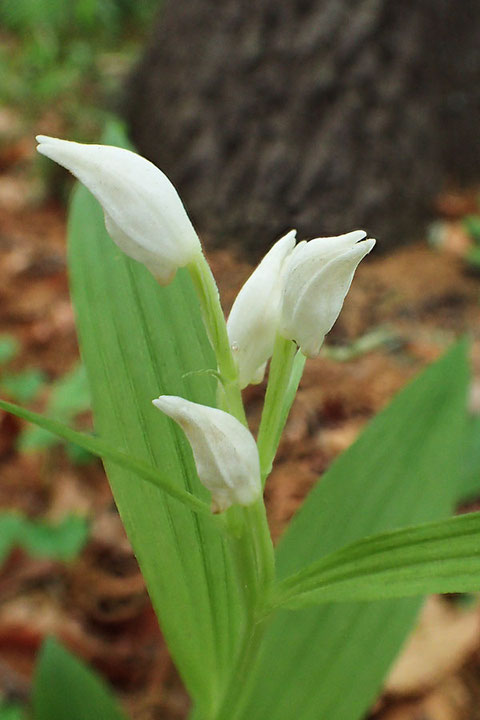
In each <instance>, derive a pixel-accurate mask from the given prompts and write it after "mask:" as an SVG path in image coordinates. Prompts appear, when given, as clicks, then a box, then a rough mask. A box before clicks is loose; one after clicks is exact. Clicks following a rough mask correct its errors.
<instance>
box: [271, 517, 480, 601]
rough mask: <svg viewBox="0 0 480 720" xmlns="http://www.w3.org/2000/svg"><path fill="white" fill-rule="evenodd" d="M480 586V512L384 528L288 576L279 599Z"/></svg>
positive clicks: (461, 589) (350, 597) (398, 593)
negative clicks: (398, 528)
mask: <svg viewBox="0 0 480 720" xmlns="http://www.w3.org/2000/svg"><path fill="white" fill-rule="evenodd" d="M478 591H480V513H471V514H470V515H463V516H460V517H456V518H450V519H448V520H441V521H440V522H436V523H427V524H424V525H417V526H415V527H411V528H406V529H405V530H397V531H393V532H390V533H381V534H379V535H373V536H372V537H369V538H365V540H360V541H359V542H357V543H353V544H352V545H348V546H347V547H345V548H343V549H341V550H338V551H337V552H335V553H332V554H330V555H327V556H326V557H325V558H324V559H323V560H320V561H319V562H316V563H313V564H312V565H309V566H308V567H307V568H305V569H304V570H302V571H301V572H299V573H297V574H296V575H293V576H291V577H289V578H286V579H285V580H284V581H283V582H282V583H281V585H280V586H279V588H278V591H277V595H276V599H275V601H274V604H275V605H278V606H284V607H288V608H300V607H307V606H308V605H316V604H319V603H324V602H330V601H331V602H348V601H351V600H362V601H365V600H384V599H386V598H398V597H409V596H412V595H426V594H429V593H453V592H478Z"/></svg>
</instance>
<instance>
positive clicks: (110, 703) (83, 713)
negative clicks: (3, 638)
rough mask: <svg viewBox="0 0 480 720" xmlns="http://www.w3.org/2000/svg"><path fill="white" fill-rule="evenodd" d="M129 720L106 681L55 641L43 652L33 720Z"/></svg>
mask: <svg viewBox="0 0 480 720" xmlns="http://www.w3.org/2000/svg"><path fill="white" fill-rule="evenodd" d="M67 718H68V720H127V716H126V715H125V713H124V712H123V711H122V710H121V708H120V707H119V705H118V703H117V700H116V699H115V697H114V695H113V693H112V691H111V690H110V688H108V687H107V685H106V684H105V683H104V682H103V680H102V679H101V678H100V677H99V676H98V675H96V674H95V673H94V672H93V671H92V670H90V669H89V668H88V667H87V666H86V665H84V664H83V663H82V662H81V661H80V660H78V659H77V658H76V657H74V656H73V655H72V654H71V653H69V652H68V650H66V649H65V648H64V647H62V646H61V645H60V644H59V643H58V642H57V641H56V640H54V639H53V638H49V639H47V640H46V641H45V643H44V644H43V646H42V649H41V651H40V656H39V658H38V661H37V667H36V669H35V679H34V686H33V720H66V719H67Z"/></svg>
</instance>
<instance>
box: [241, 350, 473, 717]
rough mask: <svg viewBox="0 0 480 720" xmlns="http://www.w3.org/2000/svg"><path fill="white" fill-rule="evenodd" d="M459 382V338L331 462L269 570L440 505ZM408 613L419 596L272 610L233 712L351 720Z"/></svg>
mask: <svg viewBox="0 0 480 720" xmlns="http://www.w3.org/2000/svg"><path fill="white" fill-rule="evenodd" d="M467 383H468V369H467V362H466V349H465V343H461V344H459V345H457V346H455V347H454V348H453V349H452V350H451V351H450V352H449V353H448V354H447V355H446V356H445V357H444V358H442V359H441V360H440V361H439V362H437V363H435V364H434V365H433V366H432V367H430V368H428V369H427V370H426V371H425V372H424V373H422V375H421V376H420V377H419V378H418V379H417V380H415V381H414V382H413V383H412V384H410V385H409V386H408V387H407V388H406V389H405V390H403V391H402V392H401V393H399V394H398V396H397V397H396V398H395V399H394V400H393V402H392V403H391V405H390V406H389V407H387V409H386V410H384V411H383V412H382V413H380V414H379V415H378V416H377V417H375V418H374V419H373V421H372V422H371V423H370V424H369V426H368V427H367V429H366V431H365V432H364V433H363V434H362V435H361V437H360V438H359V439H358V440H357V441H356V442H355V443H354V444H353V445H352V446H351V447H350V448H349V449H348V450H347V452H345V453H344V454H343V455H341V456H340V457H339V458H338V460H337V461H336V462H334V463H333V464H332V466H331V467H330V469H329V470H328V472H327V473H326V474H325V475H324V477H323V478H322V480H321V482H320V483H319V484H318V485H317V486H316V487H315V488H314V490H313V491H312V492H311V493H310V495H309V497H308V498H307V500H306V502H305V503H304V505H303V507H302V508H301V509H300V511H299V512H298V513H297V515H296V516H295V518H294V519H293V521H292V523H291V525H290V527H289V528H288V529H287V531H286V533H285V536H284V537H283V539H282V540H281V542H280V545H279V547H278V550H277V560H278V571H279V575H280V577H282V578H286V577H288V576H289V575H291V574H293V573H295V572H298V571H299V570H301V569H302V567H304V566H306V565H308V564H309V563H312V562H315V561H316V560H318V559H319V558H321V557H323V556H326V555H327V554H329V553H332V552H335V551H336V550H339V549H340V548H341V547H342V546H344V545H346V544H349V543H353V542H355V541H357V540H360V539H361V538H363V537H365V536H367V535H371V534H372V533H380V532H384V531H388V530H392V529H395V528H399V527H405V526H407V525H411V524H413V523H420V522H428V521H434V520H436V519H440V518H442V517H445V516H446V515H448V514H449V513H450V512H451V510H452V506H453V501H454V498H455V496H456V493H457V492H458V483H459V477H460V470H459V468H460V462H459V455H460V450H461V447H462V442H463V437H464V423H465V406H466V392H467ZM418 608H419V601H418V600H416V599H404V600H382V601H378V602H372V603H342V604H331V603H329V604H326V605H322V606H320V607H313V608H306V609H302V610H298V611H296V612H289V611H279V612H278V613H277V614H276V616H275V618H274V620H273V622H272V623H271V625H270V627H269V629H268V630H267V637H266V642H265V643H264V648H263V652H262V655H261V659H260V663H259V667H258V670H257V672H256V673H255V680H254V683H253V689H252V691H251V693H250V697H249V700H248V701H247V702H246V703H245V706H244V708H243V712H242V713H241V715H239V717H242V718H244V719H245V720H246V719H247V718H248V720H263V719H264V718H267V717H268V718H269V720H287V719H288V720H290V718H291V717H292V716H295V717H299V718H301V720H318V718H333V717H334V718H335V720H359V719H360V718H362V717H363V716H364V714H365V713H366V712H367V710H368V708H369V706H370V705H371V703H372V702H373V701H374V699H375V696H376V694H377V693H378V690H379V688H380V686H381V683H382V680H383V678H384V676H385V673H386V672H387V670H388V667H389V665H390V663H391V662H392V661H393V659H394V658H395V655H396V654H397V653H398V651H399V649H400V647H401V645H402V643H403V642H404V641H405V638H406V635H407V633H408V631H409V630H410V628H411V627H412V624H413V622H414V620H415V617H416V614H417V611H418ZM232 720H233V718H232ZM235 720H236V719H235Z"/></svg>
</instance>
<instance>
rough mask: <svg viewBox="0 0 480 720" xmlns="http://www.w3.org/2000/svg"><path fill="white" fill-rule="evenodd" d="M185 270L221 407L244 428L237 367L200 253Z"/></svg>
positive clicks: (212, 282)
mask: <svg viewBox="0 0 480 720" xmlns="http://www.w3.org/2000/svg"><path fill="white" fill-rule="evenodd" d="M187 268H188V271H189V273H190V277H191V278H192V281H193V285H194V287H195V290H196V292H197V295H198V298H199V301H200V307H201V310H202V316H203V321H204V323H205V327H206V329H207V334H208V337H209V340H210V342H211V344H212V347H213V349H214V351H215V355H216V357H217V363H218V371H219V374H220V378H221V392H222V393H223V397H224V401H223V402H222V404H223V405H225V406H226V409H227V410H228V412H230V413H231V414H232V415H234V416H235V417H236V418H237V419H238V420H240V422H242V423H243V424H244V425H246V424H247V421H246V417H245V409H244V407H243V401H242V393H241V391H240V387H239V385H238V371H237V366H236V364H235V360H234V358H233V355H232V350H231V347H230V341H229V339H228V333H227V325H226V323H225V317H224V314H223V310H222V306H221V304H220V296H219V294H218V288H217V284H216V282H215V278H214V277H213V274H212V271H211V270H210V265H209V264H208V262H207V260H206V258H205V256H204V255H203V253H201V254H199V255H198V256H197V257H196V259H195V260H194V261H192V262H191V263H189V265H188V266H187Z"/></svg>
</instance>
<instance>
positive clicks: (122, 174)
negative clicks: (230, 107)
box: [37, 135, 201, 284]
mask: <svg viewBox="0 0 480 720" xmlns="http://www.w3.org/2000/svg"><path fill="white" fill-rule="evenodd" d="M37 140H38V142H39V145H38V147H37V150H38V152H40V153H41V154H42V155H46V156H47V157H48V158H50V159H51V160H55V162H57V163H59V165H62V166H63V167H65V168H67V170H70V172H71V173H73V175H75V176H76V177H77V178H78V179H79V180H80V181H81V182H82V183H83V184H84V185H86V187H87V188H88V189H89V190H90V192H91V193H92V194H93V195H94V196H95V197H96V199H97V200H98V201H99V203H100V204H101V205H102V208H103V211H104V214H105V225H106V228H107V231H108V233H109V235H110V236H111V238H112V239H113V240H114V242H115V243H116V244H117V245H118V246H119V248H120V249H121V250H123V252H125V253H126V254H127V255H129V256H130V257H132V258H134V260H138V262H141V263H143V264H144V265H146V266H147V268H148V269H149V270H150V271H151V272H152V273H153V275H155V277H156V278H157V279H158V281H159V282H160V283H162V284H166V283H168V282H170V280H172V279H173V276H174V275H175V272H176V270H177V268H179V267H183V266H184V265H187V264H188V263H189V262H190V261H191V260H192V259H193V258H194V256H195V255H196V254H198V253H199V252H200V251H201V248H200V241H199V239H198V236H197V234H196V232H195V230H194V229H193V226H192V223H191V222H190V220H189V218H188V215H187V213H186V212H185V208H184V207H183V204H182V201H181V200H180V198H179V196H178V193H177V191H176V190H175V188H174V187H173V185H172V183H171V182H170V180H169V179H168V178H167V177H166V175H164V174H163V173H162V171H161V170H159V169H158V168H157V167H155V165H153V164H152V163H151V162H149V161H148V160H145V158H142V157H141V156H140V155H137V154H136V153H134V152H131V151H130V150H124V149H122V148H118V147H111V146H109V145H83V144H81V143H75V142H69V141H68V140H59V139H57V138H50V137H46V136H44V135H39V136H38V137H37Z"/></svg>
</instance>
